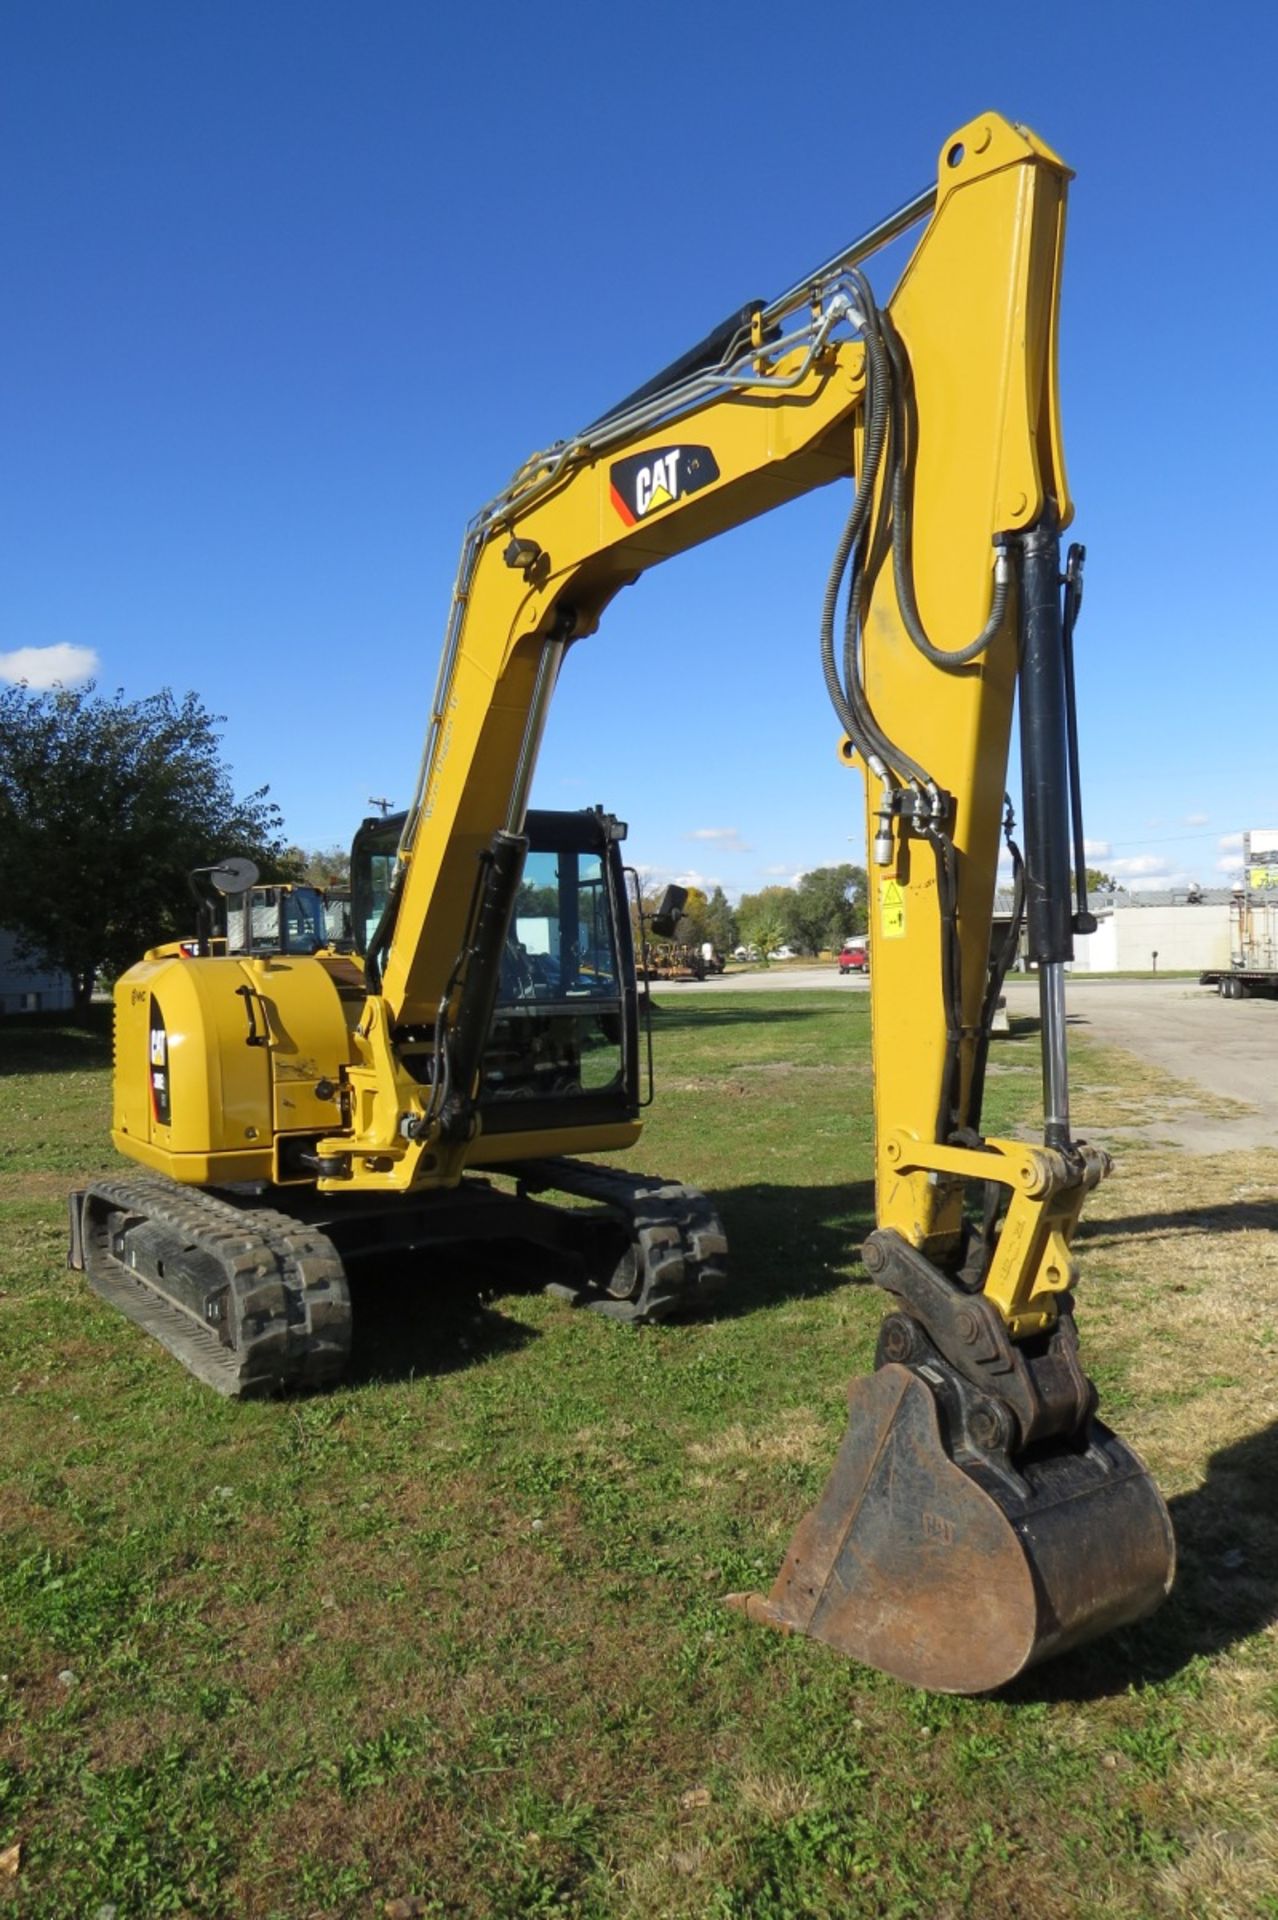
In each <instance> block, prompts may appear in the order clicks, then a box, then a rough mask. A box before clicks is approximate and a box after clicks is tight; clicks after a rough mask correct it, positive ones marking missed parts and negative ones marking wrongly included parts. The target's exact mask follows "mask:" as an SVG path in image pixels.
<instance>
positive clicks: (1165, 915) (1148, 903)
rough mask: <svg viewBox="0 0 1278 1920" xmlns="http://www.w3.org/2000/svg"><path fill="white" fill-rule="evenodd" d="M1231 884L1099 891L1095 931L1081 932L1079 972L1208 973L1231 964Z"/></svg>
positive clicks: (1076, 964)
mask: <svg viewBox="0 0 1278 1920" xmlns="http://www.w3.org/2000/svg"><path fill="white" fill-rule="evenodd" d="M1230 898H1231V895H1230V890H1229V888H1228V887H1209V888H1204V889H1201V890H1199V889H1197V888H1195V889H1192V890H1191V891H1190V893H1189V894H1188V895H1187V894H1186V893H1184V892H1176V893H1168V892H1164V893H1139V894H1128V893H1115V894H1110V895H1105V894H1101V895H1099V896H1095V895H1094V896H1093V898H1092V900H1091V901H1090V903H1089V904H1090V906H1091V909H1092V912H1093V913H1094V914H1095V915H1096V918H1097V920H1098V921H1099V922H1100V925H1099V926H1098V928H1097V930H1096V932H1095V933H1089V934H1075V936H1074V970H1075V972H1076V973H1153V972H1158V973H1162V972H1164V971H1166V972H1168V973H1203V972H1209V971H1212V970H1214V969H1216V968H1218V967H1223V968H1226V969H1228V966H1229V902H1230Z"/></svg>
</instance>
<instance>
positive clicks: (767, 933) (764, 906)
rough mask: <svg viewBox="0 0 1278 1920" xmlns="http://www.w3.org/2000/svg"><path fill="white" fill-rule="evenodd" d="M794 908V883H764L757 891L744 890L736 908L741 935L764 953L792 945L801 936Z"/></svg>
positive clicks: (748, 943)
mask: <svg viewBox="0 0 1278 1920" xmlns="http://www.w3.org/2000/svg"><path fill="white" fill-rule="evenodd" d="M793 910H794V890H793V888H792V887H763V888H761V889H760V891H759V892H758V893H743V894H742V896H741V905H740V906H739V907H738V909H737V918H738V921H739V922H740V926H741V938H742V939H743V940H744V941H745V942H746V943H747V945H748V946H752V947H757V948H758V949H759V952H760V953H761V954H763V955H764V956H765V957H766V955H768V954H769V953H772V952H774V951H775V949H776V948H777V947H783V946H789V945H791V944H792V943H793V942H794V941H795V940H796V939H797V937H798V936H797V933H796V931H795V927H794V924H793Z"/></svg>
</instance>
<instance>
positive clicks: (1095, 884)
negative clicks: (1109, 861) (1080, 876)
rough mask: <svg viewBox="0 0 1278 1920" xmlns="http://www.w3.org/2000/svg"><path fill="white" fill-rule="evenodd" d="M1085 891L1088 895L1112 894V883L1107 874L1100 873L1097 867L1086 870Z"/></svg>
mask: <svg viewBox="0 0 1278 1920" xmlns="http://www.w3.org/2000/svg"><path fill="white" fill-rule="evenodd" d="M1087 891H1088V892H1089V893H1112V892H1113V891H1114V881H1113V878H1112V877H1111V875H1109V874H1108V873H1102V872H1101V870H1100V868H1099V867H1089V868H1088V869H1087Z"/></svg>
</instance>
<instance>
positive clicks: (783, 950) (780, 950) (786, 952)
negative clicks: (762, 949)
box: [768, 947, 799, 960]
mask: <svg viewBox="0 0 1278 1920" xmlns="http://www.w3.org/2000/svg"><path fill="white" fill-rule="evenodd" d="M798 957H799V956H798V954H797V953H796V952H795V951H794V948H793V947H774V948H773V950H772V952H771V953H770V954H769V955H768V958H769V960H797V959H798Z"/></svg>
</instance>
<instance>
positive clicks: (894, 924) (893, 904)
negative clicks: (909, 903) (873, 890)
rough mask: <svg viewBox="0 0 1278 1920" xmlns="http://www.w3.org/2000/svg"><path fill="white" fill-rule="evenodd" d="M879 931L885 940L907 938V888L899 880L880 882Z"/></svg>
mask: <svg viewBox="0 0 1278 1920" xmlns="http://www.w3.org/2000/svg"><path fill="white" fill-rule="evenodd" d="M879 932H880V933H881V934H882V935H883V938H884V939H885V940H904V938H905V888H904V887H903V886H902V885H901V883H900V881H899V880H880V882H879Z"/></svg>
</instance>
